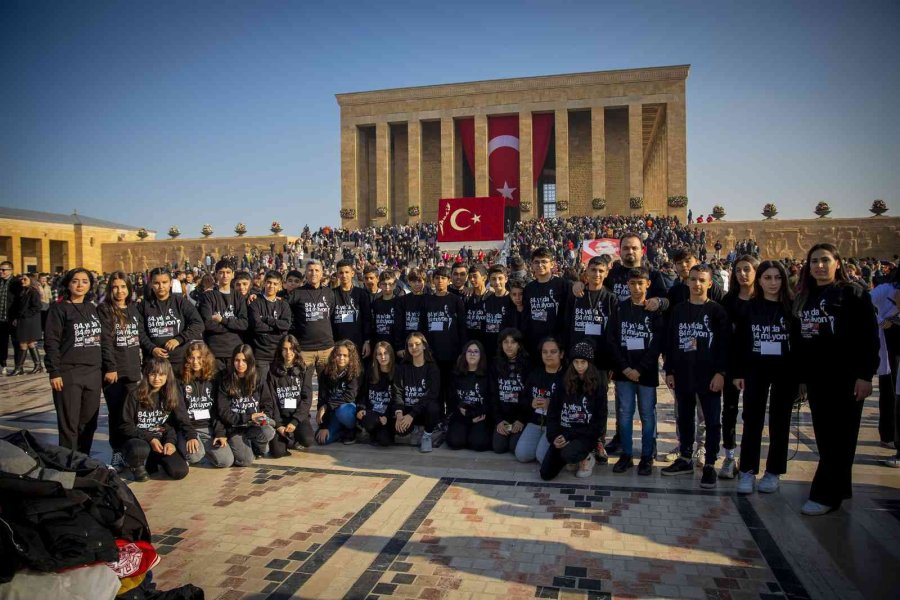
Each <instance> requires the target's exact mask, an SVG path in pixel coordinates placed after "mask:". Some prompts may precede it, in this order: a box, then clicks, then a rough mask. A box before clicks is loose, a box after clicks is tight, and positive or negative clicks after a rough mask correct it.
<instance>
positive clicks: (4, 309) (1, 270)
mask: <svg viewBox="0 0 900 600" xmlns="http://www.w3.org/2000/svg"><path fill="white" fill-rule="evenodd" d="M12 270H13V265H12V263H11V262H9V261H8V260H4V261H3V262H2V263H0V372H2V373H3V374H4V375H5V374H6V359H7V357H8V356H9V336H10V335H11V334H12V332H13V328H12V326H11V325H10V323H9V319H8V318H7V314H8V313H9V306H10V304H12V295H11V294H10V293H9V284H10V283H11V282H12Z"/></svg>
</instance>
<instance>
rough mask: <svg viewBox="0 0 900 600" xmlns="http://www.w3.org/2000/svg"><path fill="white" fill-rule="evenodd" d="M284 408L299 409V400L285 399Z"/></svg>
mask: <svg viewBox="0 0 900 600" xmlns="http://www.w3.org/2000/svg"><path fill="white" fill-rule="evenodd" d="M284 407H285V408H297V399H296V398H285V399H284Z"/></svg>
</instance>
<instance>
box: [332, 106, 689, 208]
mask: <svg viewBox="0 0 900 600" xmlns="http://www.w3.org/2000/svg"><path fill="white" fill-rule="evenodd" d="M590 110H591V182H592V197H594V198H606V119H605V110H606V107H604V106H597V107H592V108H591V109H590ZM684 116H685V110H684V104H683V103H679V102H674V103H668V104H667V105H666V118H667V120H668V121H667V122H668V135H667V143H668V146H667V160H668V164H667V169H668V171H667V172H668V182H669V185H668V195H669V196H674V195H686V175H685V163H684V160H685V158H684V157H685V141H684V140H685V137H684V136H685V122H684ZM474 119H475V194H476V196H479V197H481V196H489V195H491V193H492V192H493V190H490V189H489V186H490V183H489V177H488V115H486V114H478V115H475V117H474ZM440 121H441V186H440V189H441V196H442V197H444V198H452V197H454V196H456V194H457V182H456V175H457V172H458V170H457V166H458V165H457V164H456V161H457V160H460V157H458V156H457V152H456V146H457V144H456V135H457V134H456V126H455V123H454V117H450V116H447V117H441V120H440ZM554 125H555V145H556V198H557V200H569V111H568V109H566V108H559V109H557V110H555V111H554ZM375 136H376V142H375V152H376V159H375V163H376V187H375V196H376V197H375V200H376V206H383V207H389V206H390V192H391V161H390V144H391V127H390V123H388V122H386V121H385V122H379V123H376V126H375ZM342 138H343V139H342V141H341V149H342V156H341V164H342V170H343V172H344V173H352V174H353V176H352V177H343V178H342V181H343V186H344V187H343V189H342V197H343V198H352V199H354V200H357V199H358V193H359V190H358V189H357V180H356V176H355V175H356V167H357V164H356V156H357V154H356V152H357V149H356V146H357V143H358V142H357V140H358V138H357V131H356V126H355V125H354V126H350V127H346V128H345V130H344V131H342ZM407 140H408V145H409V146H408V160H409V165H408V201H409V204H410V205H411V206H412V205H418V206H422V197H421V193H422V183H421V181H422V160H421V156H422V122H421V121H420V120H418V119H411V120H409V121H408V122H407ZM532 150H533V136H532V113H531V111H525V112H520V113H519V182H520V186H521V189H520V190H519V198H520V200H521V201H522V202H529V203H532V205H533V204H534V200H535V199H534V185H533V182H534V180H535V177H534V173H533V158H532V157H533V152H532ZM628 158H629V160H628V163H629V173H628V181H627V183H628V189H629V197H634V196H643V195H644V193H643V191H644V152H643V114H642V105H641V104H640V103H631V104H628ZM344 169H347V170H344ZM355 204H356V202H354V205H355ZM389 214H390V213H389ZM363 225H365V224H363Z"/></svg>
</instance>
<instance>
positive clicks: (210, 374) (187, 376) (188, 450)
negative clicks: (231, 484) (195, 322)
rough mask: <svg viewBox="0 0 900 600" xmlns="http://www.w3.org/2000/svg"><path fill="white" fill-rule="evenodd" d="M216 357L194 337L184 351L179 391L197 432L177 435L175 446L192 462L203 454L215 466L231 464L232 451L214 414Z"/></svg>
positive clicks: (189, 462) (199, 459) (194, 462)
mask: <svg viewBox="0 0 900 600" xmlns="http://www.w3.org/2000/svg"><path fill="white" fill-rule="evenodd" d="M215 374H216V359H215V357H214V356H213V354H212V352H211V351H210V349H209V346H207V345H206V344H205V343H203V342H201V341H193V342H190V343H189V344H188V347H187V351H186V352H185V359H184V369H183V370H182V372H181V395H182V398H184V407H185V410H186V411H187V415H188V418H189V419H190V424H191V429H192V430H193V432H194V433H195V434H196V437H195V438H194V439H188V438H187V437H186V436H185V435H184V434H179V436H178V450H179V451H180V452H181V453H182V454H183V455H184V457H185V458H186V459H187V461H188V464H191V465H195V464H197V463H199V462H200V461H201V460H203V458H204V457H205V458H206V461H207V462H208V463H209V464H211V465H212V466H214V467H220V468H225V467H230V466H231V465H233V464H234V454H233V453H232V452H231V448H230V447H229V446H228V438H227V437H226V435H225V425H224V424H223V423H222V422H221V421H219V420H218V419H217V418H216V410H215V400H216V381H215Z"/></svg>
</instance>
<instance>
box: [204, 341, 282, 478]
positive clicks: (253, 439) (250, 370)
mask: <svg viewBox="0 0 900 600" xmlns="http://www.w3.org/2000/svg"><path fill="white" fill-rule="evenodd" d="M261 391H262V384H261V383H260V381H259V375H258V373H257V371H256V359H255V357H254V356H253V348H251V347H250V346H248V345H247V344H240V345H238V346H236V347H235V349H234V351H233V352H232V354H231V360H229V361H228V366H227V367H226V369H225V371H224V372H222V373H220V376H219V381H218V391H217V392H216V417H217V418H218V419H219V420H220V421H221V422H222V424H223V425H225V434H226V436H227V438H228V445H229V446H230V447H231V452H232V453H233V454H234V464H235V466H238V467H249V466H250V465H252V464H253V458H254V455H260V456H262V455H264V454H265V453H266V451H267V450H268V445H269V442H271V441H272V438H274V437H275V429H274V428H273V427H272V421H273V420H272V417H271V415H269V414H268V413H266V408H269V409H270V411H271V408H270V407H266V406H264V404H263V402H264V401H263V398H262V393H261ZM271 412H274V411H271Z"/></svg>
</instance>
